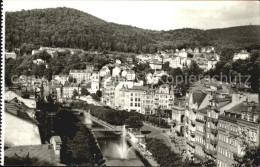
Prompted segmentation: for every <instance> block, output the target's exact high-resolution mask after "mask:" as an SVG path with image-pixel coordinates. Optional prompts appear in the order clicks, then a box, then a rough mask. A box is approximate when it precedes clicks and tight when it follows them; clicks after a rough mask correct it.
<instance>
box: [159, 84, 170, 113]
mask: <svg viewBox="0 0 260 167" xmlns="http://www.w3.org/2000/svg"><path fill="white" fill-rule="evenodd" d="M173 102H174V91H173V89H172V88H171V87H170V86H169V85H168V84H163V85H161V86H160V87H159V88H158V89H156V90H155V95H154V105H155V107H156V108H160V109H163V110H165V109H171V108H172V106H173Z"/></svg>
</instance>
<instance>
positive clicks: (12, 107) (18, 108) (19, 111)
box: [5, 101, 38, 124]
mask: <svg viewBox="0 0 260 167" xmlns="http://www.w3.org/2000/svg"><path fill="white" fill-rule="evenodd" d="M5 112H7V113H9V114H12V115H14V116H16V117H18V118H20V119H23V120H25V121H28V122H30V123H33V124H38V122H37V121H36V120H35V119H32V118H31V117H30V116H29V115H28V114H27V112H26V106H25V105H24V104H19V103H17V102H14V101H12V102H5Z"/></svg>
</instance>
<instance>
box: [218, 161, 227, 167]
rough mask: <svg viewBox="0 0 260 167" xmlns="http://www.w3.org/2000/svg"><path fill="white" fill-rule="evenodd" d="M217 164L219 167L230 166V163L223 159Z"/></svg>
mask: <svg viewBox="0 0 260 167" xmlns="http://www.w3.org/2000/svg"><path fill="white" fill-rule="evenodd" d="M217 166H218V167H229V165H228V164H227V163H226V162H223V161H221V160H218V162H217Z"/></svg>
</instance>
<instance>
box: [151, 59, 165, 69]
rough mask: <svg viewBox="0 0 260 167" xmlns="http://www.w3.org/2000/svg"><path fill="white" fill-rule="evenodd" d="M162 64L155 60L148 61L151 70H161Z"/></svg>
mask: <svg viewBox="0 0 260 167" xmlns="http://www.w3.org/2000/svg"><path fill="white" fill-rule="evenodd" d="M162 64H163V63H162V62H161V61H159V60H156V59H153V60H151V61H149V66H150V68H151V69H153V70H161V69H162Z"/></svg>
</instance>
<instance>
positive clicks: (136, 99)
mask: <svg viewBox="0 0 260 167" xmlns="http://www.w3.org/2000/svg"><path fill="white" fill-rule="evenodd" d="M133 100H134V98H132V97H131V101H133ZM135 101H141V99H140V98H135Z"/></svg>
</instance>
